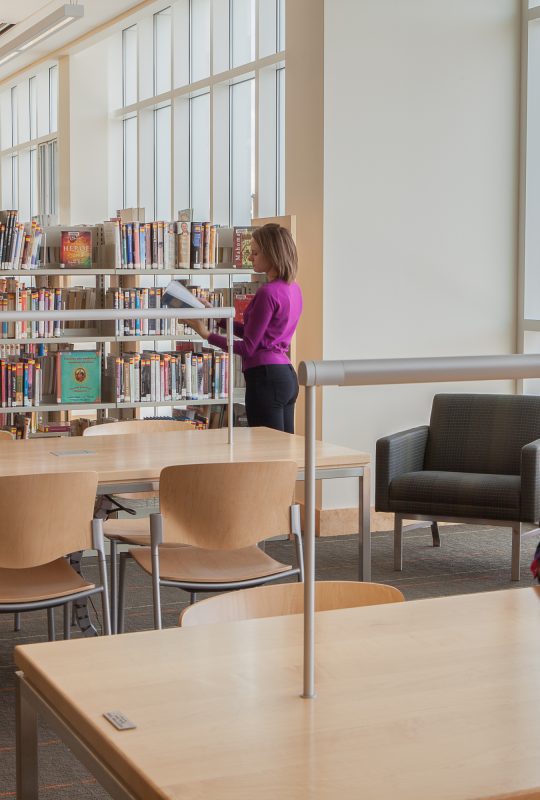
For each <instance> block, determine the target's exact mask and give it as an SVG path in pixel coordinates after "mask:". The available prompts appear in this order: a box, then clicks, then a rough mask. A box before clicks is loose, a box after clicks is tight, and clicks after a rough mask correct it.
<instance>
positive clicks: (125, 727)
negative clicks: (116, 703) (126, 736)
mask: <svg viewBox="0 0 540 800" xmlns="http://www.w3.org/2000/svg"><path fill="white" fill-rule="evenodd" d="M103 716H104V717H105V719H106V720H107V721H108V722H110V723H111V725H114V727H115V728H116V729H117V730H119V731H130V730H132V729H133V728H136V727H137V726H136V725H135V723H134V722H131V720H129V719H128V718H127V717H126V716H125V715H124V714H122V712H121V711H106V712H105V713H104V714H103Z"/></svg>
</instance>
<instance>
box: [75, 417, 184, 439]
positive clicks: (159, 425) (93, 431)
mask: <svg viewBox="0 0 540 800" xmlns="http://www.w3.org/2000/svg"><path fill="white" fill-rule="evenodd" d="M185 430H194V428H193V425H191V424H190V423H189V422H186V421H184V420H173V419H126V420H122V421H120V422H108V423H106V424H104V425H92V426H91V427H90V428H85V430H84V431H83V436H118V435H123V434H134V433H161V432H163V431H185Z"/></svg>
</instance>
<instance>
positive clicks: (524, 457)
mask: <svg viewBox="0 0 540 800" xmlns="http://www.w3.org/2000/svg"><path fill="white" fill-rule="evenodd" d="M375 507H376V510H377V511H391V512H394V514H395V525H394V568H395V569H397V570H401V569H402V566H403V541H402V525H403V520H404V519H421V520H428V521H431V523H432V526H431V529H432V534H433V545H434V546H435V547H436V546H438V545H439V544H440V539H439V532H438V527H437V521H444V522H447V521H448V522H474V523H476V524H478V525H482V524H484V525H490V526H493V525H499V526H504V527H509V528H512V580H514V581H518V580H519V561H520V546H521V535H522V534H524V533H526V532H528V531H530V530H534V529H535V528H537V527H538V522H539V519H540V397H530V396H523V395H493V394H438V395H436V396H435V397H434V398H433V407H432V410H431V420H430V423H429V426H427V425H423V426H421V427H419V428H412V429H411V430H408V431H402V432H400V433H395V434H393V435H392V436H386V437H384V439H379V441H378V442H377V469H376V496H375Z"/></svg>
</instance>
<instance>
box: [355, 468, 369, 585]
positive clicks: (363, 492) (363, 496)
mask: <svg viewBox="0 0 540 800" xmlns="http://www.w3.org/2000/svg"><path fill="white" fill-rule="evenodd" d="M370 476H371V469H370V467H369V466H368V465H367V464H366V466H365V467H364V473H363V475H361V476H360V478H359V481H360V486H359V498H358V512H359V513H358V516H359V520H358V526H359V536H358V580H359V581H370V580H371V509H370V504H371V491H370V483H371V481H370Z"/></svg>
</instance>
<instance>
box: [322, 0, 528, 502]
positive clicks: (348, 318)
mask: <svg viewBox="0 0 540 800" xmlns="http://www.w3.org/2000/svg"><path fill="white" fill-rule="evenodd" d="M518 78H519V2H518V0H451V2H448V0H406V2H405V1H404V0H386V2H384V3H383V2H380V0H327V2H326V4H325V87H324V91H325V112H324V116H325V164H324V170H325V194H324V202H325V207H324V235H325V243H324V334H323V335H324V358H376V357H392V356H432V355H462V354H471V355H473V354H476V355H481V354H487V353H509V352H513V349H514V345H515V325H516V319H515V309H516V295H515V292H516V275H517V196H518V194H517V190H518V186H517V176H518V98H519V84H518ZM448 388H450V390H463V391H473V390H479V391H496V390H503V391H504V390H512V384H508V383H507V384H504V383H499V384H498V385H495V384H494V383H492V382H487V383H478V384H475V385H473V384H470V383H464V384H460V385H454V386H452V387H448V385H446V386H442V387H441V386H440V385H435V384H431V385H421V386H410V387H377V388H366V389H362V388H357V389H341V390H339V389H331V390H325V399H324V412H323V439H325V440H327V441H331V442H336V443H341V444H344V445H348V446H350V447H354V448H357V449H361V450H367V451H370V452H371V453H374V452H375V441H376V439H377V438H378V437H379V436H381V435H384V434H386V433H391V432H393V431H397V430H400V429H402V428H406V427H409V426H411V425H416V424H422V423H424V422H426V421H427V419H428V414H429V409H430V406H431V398H432V396H433V394H434V392H435V391H437V390H441V389H442V390H446V389H448ZM342 483H344V482H342V481H335V482H327V485H326V486H325V494H324V506H325V507H333V506H348V505H353V504H354V503H355V494H354V489H353V487H352V486H349V487H343V486H341V487H340V486H338V484H342Z"/></svg>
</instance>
